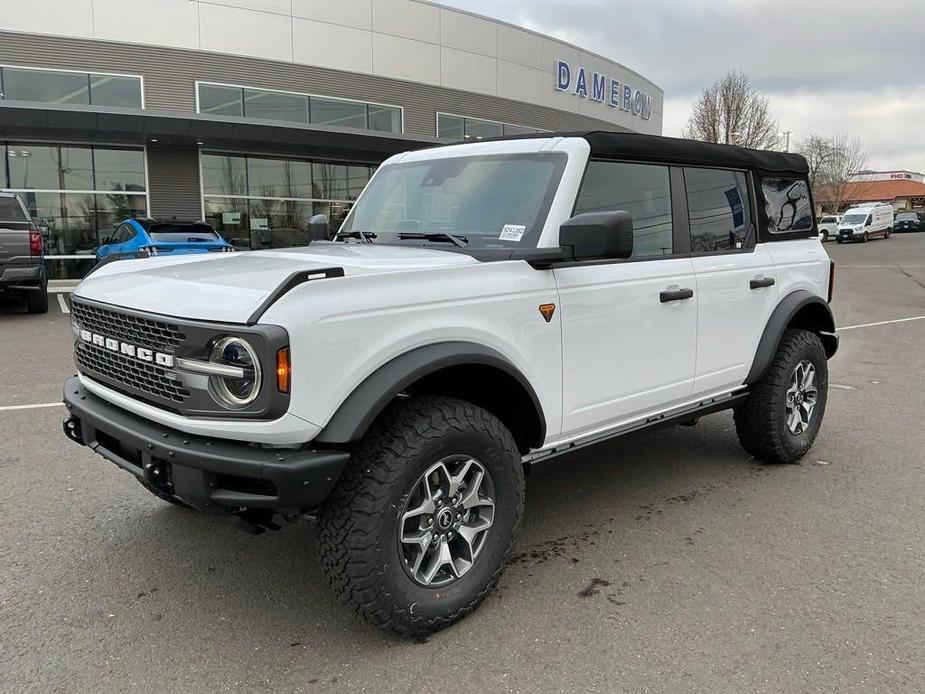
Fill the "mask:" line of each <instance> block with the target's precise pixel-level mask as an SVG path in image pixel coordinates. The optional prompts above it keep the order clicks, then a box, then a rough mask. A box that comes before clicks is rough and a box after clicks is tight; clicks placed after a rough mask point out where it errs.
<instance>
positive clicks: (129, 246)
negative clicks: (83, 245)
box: [96, 218, 234, 261]
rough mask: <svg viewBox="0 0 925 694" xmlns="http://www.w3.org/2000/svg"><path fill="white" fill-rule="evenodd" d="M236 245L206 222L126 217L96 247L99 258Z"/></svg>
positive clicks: (224, 250) (209, 250)
mask: <svg viewBox="0 0 925 694" xmlns="http://www.w3.org/2000/svg"><path fill="white" fill-rule="evenodd" d="M233 250H234V246H232V245H231V244H230V243H228V242H227V241H225V239H223V238H222V237H221V236H220V235H219V234H218V232H216V231H215V229H213V228H212V227H211V226H209V225H208V224H206V223H205V222H177V221H165V222H161V221H158V220H157V219H150V218H142V219H126V220H125V221H124V222H122V223H121V224H119V225H118V226H117V227H116V228H115V229H114V230H113V232H112V235H111V236H110V237H109V238H107V239H104V240H103V245H101V246H100V247H99V248H97V249H96V259H97V260H99V261H102V260H106V259H117V258H141V257H145V256H152V255H160V254H162V253H169V254H171V255H176V254H180V253H229V252H231V251H233Z"/></svg>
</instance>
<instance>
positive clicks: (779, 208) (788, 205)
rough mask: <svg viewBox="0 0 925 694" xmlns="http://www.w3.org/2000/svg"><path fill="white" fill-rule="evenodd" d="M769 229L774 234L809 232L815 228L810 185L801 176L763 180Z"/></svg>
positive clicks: (762, 187) (762, 188)
mask: <svg viewBox="0 0 925 694" xmlns="http://www.w3.org/2000/svg"><path fill="white" fill-rule="evenodd" d="M761 190H762V192H763V193H764V200H765V210H766V212H767V215H768V231H770V232H771V233H772V234H782V233H788V232H801V231H802V232H808V231H812V229H813V209H812V205H811V204H810V200H809V186H808V185H807V183H806V181H805V180H803V179H799V178H765V179H762V181H761Z"/></svg>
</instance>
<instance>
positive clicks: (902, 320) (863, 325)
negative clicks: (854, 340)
mask: <svg viewBox="0 0 925 694" xmlns="http://www.w3.org/2000/svg"><path fill="white" fill-rule="evenodd" d="M914 320H925V316H912V317H911V318H897V319H896V320H882V321H877V322H876V323H861V324H860V325H846V326H845V327H843V328H836V329H835V332H838V333H840V332H844V331H845V330H857V329H858V328H873V327H874V326H877V325H892V324H893V323H908V322H910V321H914Z"/></svg>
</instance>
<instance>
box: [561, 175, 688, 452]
mask: <svg viewBox="0 0 925 694" xmlns="http://www.w3.org/2000/svg"><path fill="white" fill-rule="evenodd" d="M679 174H680V172H679V171H677V172H676V174H675V175H672V171H671V170H670V169H669V167H667V166H661V165H648V164H633V163H625V162H613V161H592V162H590V163H589V164H588V169H587V171H586V173H585V178H584V181H583V183H582V189H581V191H580V193H579V196H578V202H577V204H576V208H575V214H579V213H582V212H591V211H597V210H626V211H628V212H629V213H630V214H631V215H632V216H633V224H634V253H633V257H632V258H630V259H628V260H617V261H594V262H586V263H574V264H572V265H570V266H565V267H558V268H556V270H555V275H556V281H557V283H558V286H559V302H560V310H561V314H560V315H561V321H562V352H563V374H562V380H563V386H562V389H563V432H562V438H563V439H574V438H580V437H581V436H584V435H593V434H595V433H598V432H602V431H605V430H607V429H610V428H613V427H615V426H618V425H620V424H621V423H624V422H629V421H632V420H633V419H635V418H637V417H638V416H639V415H640V414H643V413H647V412H651V411H653V410H656V409H663V408H666V407H669V406H670V405H672V404H677V403H680V402H683V401H685V400H687V399H688V398H689V397H690V394H691V390H692V387H693V377H694V353H695V340H696V332H697V297H696V294H695V293H694V291H693V290H694V272H693V266H692V264H691V260H690V258H689V257H687V254H686V249H683V248H681V249H679V248H678V238H677V232H678V230H679V229H681V228H684V229H686V227H684V226H683V220H679V219H677V216H678V215H677V204H678V203H679V202H681V203H683V201H679V200H678V199H677V196H676V195H675V194H674V191H673V188H677V185H678V183H679V182H680V180H679V179H678V175H679ZM685 233H686V231H685ZM680 238H681V240H682V241H683V240H684V239H683V236H682V237H680ZM672 293H673V294H672ZM672 296H675V297H678V298H674V299H672V298H671V297H672Z"/></svg>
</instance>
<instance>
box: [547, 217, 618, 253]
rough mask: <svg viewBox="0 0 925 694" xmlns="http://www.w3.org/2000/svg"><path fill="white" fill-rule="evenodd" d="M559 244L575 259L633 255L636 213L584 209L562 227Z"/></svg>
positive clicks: (560, 228)
mask: <svg viewBox="0 0 925 694" xmlns="http://www.w3.org/2000/svg"><path fill="white" fill-rule="evenodd" d="M559 245H560V246H562V247H563V248H565V249H566V250H569V249H571V255H572V257H573V258H574V259H575V260H603V259H608V258H612V259H619V258H629V257H630V256H631V255H633V216H632V215H631V214H630V213H629V212H626V211H624V210H619V211H610V210H608V211H605V212H584V213H582V214H579V215H575V216H574V217H572V218H571V219H569V220H566V221H565V222H564V223H563V224H562V226H561V227H559Z"/></svg>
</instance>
